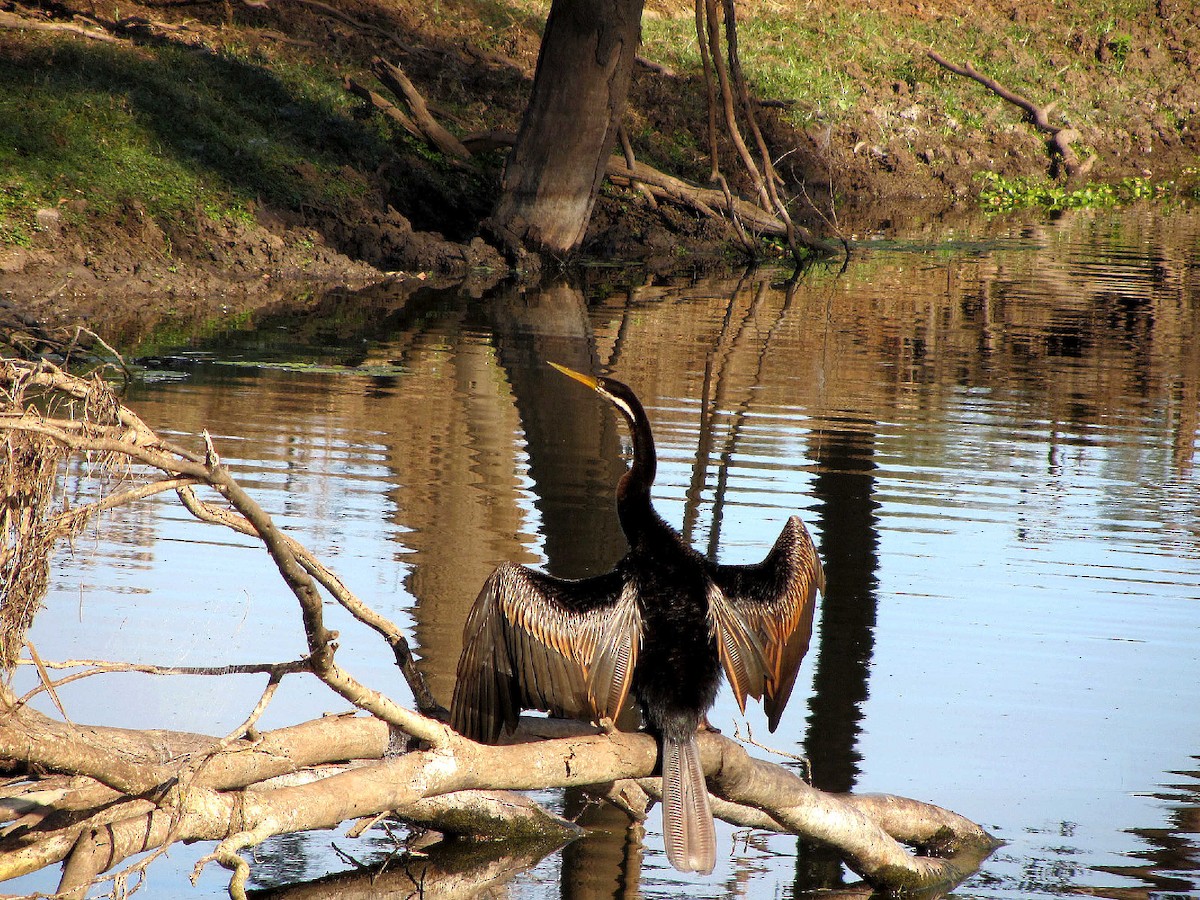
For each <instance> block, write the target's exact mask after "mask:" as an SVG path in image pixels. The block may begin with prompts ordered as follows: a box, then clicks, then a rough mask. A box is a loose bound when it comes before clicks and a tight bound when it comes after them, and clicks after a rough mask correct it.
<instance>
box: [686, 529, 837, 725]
mask: <svg viewBox="0 0 1200 900" xmlns="http://www.w3.org/2000/svg"><path fill="white" fill-rule="evenodd" d="M712 580H713V586H714V589H713V590H711V591H710V595H709V609H710V611H711V614H712V617H713V621H714V624H715V626H716V628H715V630H716V633H717V644H718V646H719V648H720V653H721V664H722V665H723V666H724V668H725V674H726V676H727V677H728V678H729V684H730V686H731V687H732V688H733V694H734V696H735V697H736V698H737V701H738V705H739V706H740V707H741V709H742V711H743V712H745V709H746V697H747V696H750V697H754V698H755V699H759V698H763V697H765V702H764V704H763V705H764V707H765V708H766V712H767V722H768V724H769V726H770V729H771V731H774V730H775V727H776V726H777V725H778V724H779V718H780V716H781V715H783V708H784V707H785V706H786V705H787V701H788V698H789V697H790V696H791V694H792V687H793V685H795V683H796V673H797V672H798V671H799V669H800V661H801V660H802V659H803V658H804V654H805V653H806V652H807V651H808V642H809V639H810V638H811V637H812V626H813V613H814V611H815V609H816V605H817V592H818V591H823V590H824V589H825V573H824V571H823V570H822V568H821V560H820V558H819V557H818V556H817V549H816V547H814V546H813V542H812V538H811V537H809V534H808V530H807V529H806V528H805V527H804V523H803V522H801V521H800V519H799V518H798V517H796V516H792V517H791V518H790V519H788V522H787V524H786V525H785V526H784V528H783V531H782V532H780V535H779V537H778V539H777V540H776V541H775V546H774V547H772V548H771V552H770V553H768V554H767V557H766V559H764V560H763V561H762V562H760V563H756V564H754V565H748V566H715V567H714V570H713V572H712Z"/></svg>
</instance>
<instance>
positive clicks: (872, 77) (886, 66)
mask: <svg viewBox="0 0 1200 900" xmlns="http://www.w3.org/2000/svg"><path fill="white" fill-rule="evenodd" d="M1152 14H1153V9H1152V4H1151V3H1150V0H1124V2H1118V3H1116V4H1115V5H1114V4H1112V3H1107V2H1102V0H1079V2H1077V3H1074V4H1071V5H1070V7H1069V8H1067V7H1064V8H1063V12H1062V16H1061V18H1060V19H1059V20H1056V21H1054V22H1050V23H1045V22H1040V23H1036V24H1032V23H1021V22H1013V21H1009V20H1007V19H1004V18H999V17H996V18H991V20H990V27H989V28H988V29H983V28H981V27H980V26H979V24H978V23H977V22H974V21H972V19H971V18H970V17H963V18H959V19H954V20H952V21H951V20H947V19H940V20H932V19H927V18H924V17H921V16H894V15H886V14H884V13H881V12H878V11H875V10H869V9H853V8H845V7H838V6H836V5H827V4H822V5H820V6H814V5H812V4H796V5H795V7H794V8H788V6H787V5H784V4H765V3H764V4H761V5H760V4H748V5H747V6H745V7H743V8H742V12H741V13H740V14H739V19H738V30H739V51H740V56H741V60H742V67H743V69H744V71H745V72H746V76H747V78H748V79H749V80H750V82H751V85H752V89H753V90H754V91H755V92H756V93H757V95H758V96H759V97H760V98H764V99H777V100H785V99H786V100H793V101H795V106H794V107H793V109H792V111H791V113H790V115H791V118H792V121H793V123H794V124H796V125H799V126H801V127H803V126H806V125H808V124H811V123H813V122H817V121H820V122H822V123H825V124H838V123H839V122H841V121H843V120H848V119H850V118H852V117H856V116H858V117H860V116H861V114H862V113H863V112H864V111H866V110H864V109H862V108H860V104H861V103H863V102H869V103H871V104H872V105H874V104H878V103H880V102H881V99H880V94H879V92H878V89H879V88H880V87H886V86H890V85H892V84H895V83H904V84H906V85H908V86H909V87H914V86H916V85H918V84H919V85H921V86H922V88H923V90H922V93H921V95H920V98H919V100H920V102H921V103H922V104H923V105H924V106H925V107H926V108H927V109H928V110H929V111H930V112H931V113H933V114H935V115H936V116H938V117H940V118H941V119H942V120H943V122H945V123H948V124H947V125H946V127H948V128H955V127H976V128H978V127H979V126H980V125H981V124H982V118H981V115H980V112H979V110H980V109H981V108H983V109H985V110H989V109H994V110H996V114H997V115H999V116H1001V117H1002V118H1006V119H1009V120H1011V121H1017V120H1019V118H1020V113H1019V112H1018V111H1016V110H1015V109H1013V108H1012V107H1010V106H1008V105H1007V104H1006V103H1005V102H1004V101H1003V100H1000V99H999V98H995V97H989V96H988V95H987V94H986V92H985V90H984V88H982V87H981V86H979V85H977V84H975V83H973V82H971V81H968V80H966V79H963V78H961V77H959V76H957V75H953V74H951V73H949V72H946V71H944V70H942V69H940V68H939V67H938V66H937V65H935V64H934V63H933V62H932V61H931V60H929V59H927V58H926V56H925V50H926V49H927V48H932V49H935V50H938V51H939V52H941V53H942V54H943V55H944V56H946V57H948V58H950V59H951V60H952V61H955V62H960V63H962V62H970V63H972V64H973V65H974V66H975V67H976V68H977V69H979V70H980V71H982V72H984V73H985V74H987V75H990V76H992V77H993V78H996V79H997V80H999V81H1000V82H1002V83H1003V84H1005V85H1006V86H1008V87H1010V88H1012V89H1013V90H1016V91H1018V92H1021V93H1024V94H1026V95H1027V96H1029V97H1030V98H1031V99H1034V100H1035V102H1037V103H1040V104H1046V103H1049V102H1051V101H1053V100H1057V101H1058V102H1059V108H1060V110H1061V111H1062V112H1063V113H1064V114H1066V115H1068V116H1069V117H1072V118H1074V119H1075V121H1076V123H1080V122H1083V121H1085V120H1088V119H1090V118H1094V117H1096V116H1097V115H1098V113H1099V112H1100V111H1102V110H1103V109H1104V108H1105V107H1104V105H1103V104H1105V103H1107V102H1108V101H1107V100H1103V99H1102V101H1101V103H1099V104H1097V105H1095V106H1093V105H1091V104H1085V103H1084V102H1083V101H1082V99H1081V98H1079V97H1072V96H1070V94H1069V93H1068V89H1067V87H1066V86H1065V83H1064V79H1063V78H1062V77H1061V74H1062V72H1063V71H1064V69H1063V67H1064V66H1067V67H1071V66H1085V65H1092V64H1093V63H1092V62H1091V60H1090V57H1089V55H1088V54H1079V53H1076V52H1073V51H1069V50H1068V49H1067V45H1066V38H1067V36H1068V35H1069V34H1072V33H1074V31H1077V30H1078V29H1079V28H1080V27H1087V28H1088V29H1089V31H1090V32H1091V33H1092V35H1093V40H1094V39H1098V38H1100V37H1102V36H1105V35H1107V36H1108V42H1109V45H1110V48H1111V49H1112V51H1113V60H1112V62H1110V63H1109V64H1108V65H1109V66H1110V67H1111V68H1112V69H1113V71H1114V74H1119V73H1120V71H1121V70H1122V69H1123V65H1124V60H1125V58H1126V57H1127V56H1128V54H1129V52H1130V49H1131V48H1130V36H1129V34H1128V33H1127V32H1125V31H1124V30H1123V28H1122V23H1123V22H1128V21H1130V20H1131V19H1134V18H1136V17H1139V16H1146V15H1152ZM1080 23H1085V24H1084V25H1083V26H1081V25H1080ZM1087 23H1091V24H1087ZM644 40H645V48H646V51H645V52H646V54H647V55H648V56H650V57H651V58H654V59H658V60H661V61H663V62H667V63H670V64H672V65H674V66H676V67H678V68H680V69H681V70H683V71H687V70H691V71H698V70H699V68H700V57H699V52H698V50H697V46H696V35H695V25H694V20H693V18H692V16H691V15H690V14H682V13H681V14H680V15H678V16H675V17H664V18H648V19H647V20H646V22H645V26H644ZM849 71H853V72H856V73H858V77H853V76H851V75H849V74H847V73H848V72H849ZM1114 88H1115V89H1119V90H1124V91H1125V93H1127V94H1130V95H1131V96H1136V95H1137V92H1138V88H1137V86H1136V85H1122V86H1116V85H1114ZM896 102H897V104H900V103H906V104H907V103H911V102H912V100H911V99H906V98H899V99H898V100H897V101H896Z"/></svg>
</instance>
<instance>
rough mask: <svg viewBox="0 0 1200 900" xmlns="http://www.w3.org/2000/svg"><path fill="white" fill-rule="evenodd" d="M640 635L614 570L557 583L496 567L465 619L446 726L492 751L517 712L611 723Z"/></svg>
mask: <svg viewBox="0 0 1200 900" xmlns="http://www.w3.org/2000/svg"><path fill="white" fill-rule="evenodd" d="M641 635H642V620H641V615H640V613H639V611H638V605H637V597H636V594H635V592H634V590H633V589H632V587H631V586H630V585H628V584H626V582H625V579H624V577H623V576H622V575H621V574H619V573H618V572H615V571H614V572H610V573H608V574H606V575H601V576H597V577H595V578H585V579H582V580H580V581H566V580H563V579H558V578H552V577H550V576H549V575H545V574H543V573H541V572H536V571H534V570H532V569H528V568H525V567H524V566H517V565H503V566H500V567H499V568H498V569H496V571H495V572H493V573H492V575H491V577H489V578H488V580H487V582H485V583H484V586H483V589H482V590H481V591H480V592H479V596H478V598H476V600H475V605H474V606H473V607H472V608H471V612H470V614H469V615H468V616H467V622H466V626H465V629H464V633H463V651H462V656H460V657H459V661H458V680H457V682H456V684H455V686H454V699H453V701H452V702H451V704H450V721H451V725H452V726H453V727H454V728H455V730H457V731H458V732H460V733H461V734H464V735H466V736H467V737H469V738H472V739H473V740H477V741H485V742H488V743H493V742H495V741H496V740H497V739H498V738H499V736H500V731H501V729H502V728H503V729H504V730H507V731H509V732H511V731H513V730H515V729H516V726H517V720H518V718H519V716H520V713H521V710H522V709H540V710H544V711H546V712H550V713H554V714H555V715H560V716H568V717H572V718H580V719H591V720H599V719H600V718H602V717H607V718H612V719H615V718H616V714H617V712H618V711H619V710H620V709H621V707H622V706H623V705H624V703H625V699H626V697H627V696H628V694H629V686H630V683H631V681H632V678H633V669H634V666H635V665H636V664H637V654H638V650H639V648H640V646H641Z"/></svg>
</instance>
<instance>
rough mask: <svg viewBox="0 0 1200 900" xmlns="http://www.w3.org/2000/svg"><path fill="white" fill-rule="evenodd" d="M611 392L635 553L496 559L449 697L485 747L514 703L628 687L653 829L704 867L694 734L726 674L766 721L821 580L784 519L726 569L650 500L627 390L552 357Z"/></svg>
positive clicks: (558, 705) (683, 863)
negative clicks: (744, 560) (650, 746)
mask: <svg viewBox="0 0 1200 900" xmlns="http://www.w3.org/2000/svg"><path fill="white" fill-rule="evenodd" d="M551 365H553V366H554V367H555V368H556V369H558V370H559V371H561V372H563V373H564V374H566V375H569V376H570V377H572V378H574V379H576V380H577V381H580V382H582V383H583V384H585V385H587V386H588V387H590V388H592V389H593V390H595V391H596V392H597V393H599V394H600V395H601V396H602V397H604V398H605V399H606V400H608V401H609V402H610V403H612V404H613V405H614V406H616V408H617V409H618V410H619V411H620V412H621V414H622V415H623V416H624V418H625V421H626V422H627V423H628V424H629V428H630V432H631V435H632V438H633V463H632V465H631V466H630V468H629V471H628V472H626V473H625V474H624V475H623V476H622V477H621V480H620V481H619V482H618V484H617V512H618V515H619V516H620V520H621V527H622V529H623V530H624V532H625V536H626V537H627V538H628V540H629V552H628V554H626V556H625V557H624V558H623V559H622V560H621V561H620V562H619V563H617V566H616V568H614V569H613V571H611V572H608V573H606V574H604V575H599V576H596V577H593V578H584V579H581V580H579V581H568V580H564V579H559V578H552V577H551V576H549V575H546V574H543V573H541V572H537V571H534V570H532V569H528V568H525V567H524V566H518V565H512V564H505V565H502V566H501V567H500V568H498V569H497V570H496V571H495V572H494V573H493V574H492V576H491V577H490V578H489V579H488V580H487V582H486V583H485V584H484V586H483V590H482V591H480V593H479V597H478V599H477V600H476V601H475V605H474V607H472V609H471V612H470V615H469V616H468V617H467V624H466V630H465V632H464V638H463V652H462V657H461V658H460V659H459V663H458V682H457V684H456V686H455V689H454V700H453V702H452V704H451V722H452V724H453V726H454V728H455V729H457V730H458V731H459V732H460V733H462V734H464V735H466V736H467V737H469V738H472V739H474V740H477V741H484V742H489V743H491V742H495V741H496V740H497V739H498V738H499V736H500V731H501V729H502V728H504V729H506V730H508V731H512V730H514V729H515V728H516V725H517V719H518V717H519V715H520V711H521V710H522V709H540V710H546V711H548V712H551V713H553V714H555V715H560V716H568V717H573V718H580V719H590V720H593V721H599V720H601V719H610V720H615V719H616V718H617V715H618V713H619V712H620V711H621V708H622V706H623V705H624V704H625V701H626V698H627V697H628V696H629V694H630V693H631V692H632V694H633V697H634V698H636V700H637V702H638V704H639V705H640V707H641V710H642V714H643V716H644V717H645V722H646V726H647V728H648V729H649V730H650V731H651V732H652V733H653V734H654V735H655V736H656V737H657V738H658V739H659V741H660V744H661V748H662V773H663V834H664V838H665V841H666V846H667V856H668V858H669V859H670V861H671V864H672V865H674V866H675V867H676V868H677V869H680V870H682V871H695V872H702V873H705V874H707V873H709V872H711V871H712V870H713V866H714V865H715V863H716V837H715V832H714V829H713V820H712V812H711V811H710V809H709V803H708V791H707V789H706V787H705V783H704V771H703V769H702V768H701V765H700V754H699V747H698V745H697V743H696V730H697V728H698V727H699V726H700V724H701V723H702V722H703V720H704V716H705V714H706V713H707V712H708V709H709V708H710V707H711V706H712V704H713V700H714V699H715V697H716V694H717V689H718V687H719V686H720V682H721V671H722V669H724V672H725V675H726V676H727V677H728V678H729V682H730V686H731V687H732V689H733V694H734V696H735V697H736V698H737V701H738V704H739V706H741V708H742V709H743V710H744V709H745V706H746V697H748V696H751V697H754V698H756V699H762V698H765V700H764V705H765V708H766V712H767V719H768V722H769V725H770V728H771V730H772V731H774V730H775V727H776V726H777V725H778V724H779V718H780V716H781V715H782V713H783V708H784V706H785V705H786V704H787V701H788V697H789V696H790V695H791V692H792V686H793V685H794V684H795V681H796V673H797V671H798V670H799V668H800V660H801V659H802V658H803V657H804V654H805V652H806V651H807V649H808V642H809V638H810V636H811V634H812V622H813V610H814V607H815V605H816V595H817V591H818V590H822V589H823V588H824V575H823V573H822V570H821V563H820V560H819V559H818V558H817V552H816V549H815V548H814V547H813V543H812V540H811V538H810V537H809V535H808V532H807V531H806V530H805V528H804V525H803V524H802V523H801V521H800V520H799V519H798V518H797V517H795V516H793V517H792V518H790V519H789V520H788V523H787V525H785V526H784V529H783V531H782V532H781V533H780V535H779V538H778V539H777V540H776V541H775V546H774V547H773V548H771V552H770V553H768V554H767V557H766V559H764V560H763V561H762V562H761V563H757V564H755V565H749V566H720V565H716V564H714V563H712V562H709V561H708V560H707V559H705V558H704V557H702V556H701V555H700V554H698V553H697V552H696V551H695V550H693V549H692V548H691V547H689V546H688V545H687V544H685V543H684V541H683V539H682V538H681V537H680V536H679V534H678V532H676V531H675V530H674V529H673V528H671V526H670V525H668V524H667V523H666V522H665V521H663V519H662V517H661V516H659V515H658V513H657V512H655V510H654V506H653V504H652V503H651V500H650V488H651V486H652V485H653V484H654V476H655V471H656V468H657V457H656V456H655V452H654V438H653V436H652V435H651V432H650V421H649V419H648V418H647V417H646V413H645V411H644V410H643V409H642V405H641V403H640V402H638V399H637V397H636V396H635V395H634V393H633V391H631V390H630V389H629V388H628V387H627V386H626V385H624V384H622V383H621V382H619V381H614V380H612V379H611V378H592V377H591V376H589V375H583V374H581V373H579V372H575V371H572V370H571V369H567V368H565V367H564V366H559V365H557V364H555V363H551Z"/></svg>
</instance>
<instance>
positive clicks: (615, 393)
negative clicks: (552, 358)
mask: <svg viewBox="0 0 1200 900" xmlns="http://www.w3.org/2000/svg"><path fill="white" fill-rule="evenodd" d="M550 365H552V366H554V368H556V369H558V371H560V372H562V373H563V374H564V375H566V376H567V377H569V378H574V379H575V380H576V381H578V382H579V383H580V384H586V385H587V386H588V387H590V388H591V389H592V390H593V391H595V392H596V393H597V394H599V395H600V396H601V397H603V398H604V399H605V400H607V401H608V402H609V403H611V404H613V406H615V407H617V409H619V410H620V411H621V412H622V413H624V414H625V417H626V418H627V419H628V420H629V421H630V422H636V421H639V420H644V419H645V418H646V414H645V412H644V411H643V410H642V404H641V403H640V402H639V401H638V398H637V395H636V394H635V393H634V392H633V389H632V388H630V387H629V385H627V384H624V383H623V382H620V381H617V380H616V379H614V378H605V377H604V376H603V375H600V376H595V375H585V374H584V373H583V372H576V371H575V370H574V369H568V368H567V367H566V366H560V365H559V364H558V363H556V362H552V363H550Z"/></svg>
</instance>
